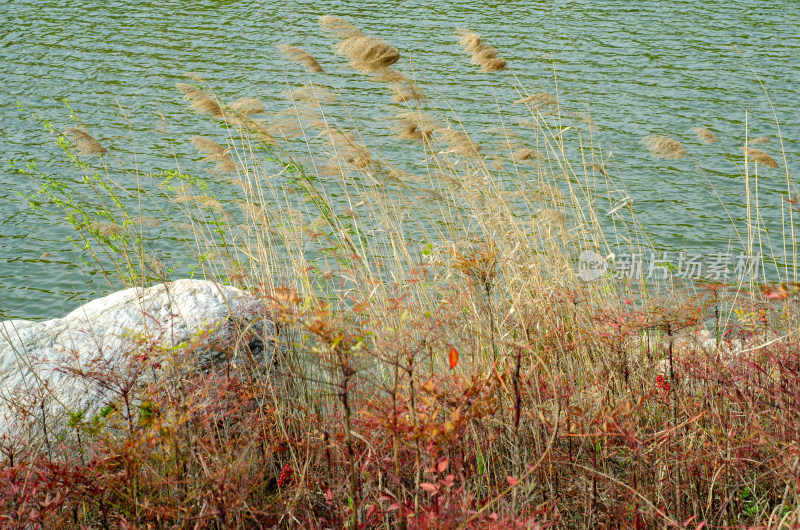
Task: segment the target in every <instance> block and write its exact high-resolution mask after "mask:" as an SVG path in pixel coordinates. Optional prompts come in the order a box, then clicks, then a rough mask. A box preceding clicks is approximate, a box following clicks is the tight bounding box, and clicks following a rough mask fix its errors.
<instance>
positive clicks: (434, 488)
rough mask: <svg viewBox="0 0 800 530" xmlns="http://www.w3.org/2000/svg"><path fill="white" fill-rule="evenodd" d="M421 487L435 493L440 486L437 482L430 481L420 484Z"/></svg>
mask: <svg viewBox="0 0 800 530" xmlns="http://www.w3.org/2000/svg"><path fill="white" fill-rule="evenodd" d="M419 487H420V488H422V489H424V490H425V491H429V492H431V493H434V492H436V491H437V490H438V489H439V487H438V486H437V485H436V484H431V483H430V482H423V483H422V484H420V485H419Z"/></svg>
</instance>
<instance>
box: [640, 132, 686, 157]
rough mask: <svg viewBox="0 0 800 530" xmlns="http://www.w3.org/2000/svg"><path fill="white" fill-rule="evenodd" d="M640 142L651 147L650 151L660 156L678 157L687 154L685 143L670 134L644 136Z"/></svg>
mask: <svg viewBox="0 0 800 530" xmlns="http://www.w3.org/2000/svg"><path fill="white" fill-rule="evenodd" d="M639 143H641V144H642V145H644V146H645V147H647V148H649V149H650V152H651V153H653V155H655V156H656V157H659V158H672V159H678V158H683V157H684V156H686V149H685V148H684V147H683V145H682V144H681V143H680V142H679V141H677V140H673V139H672V138H670V137H668V136H662V135H660V134H652V135H650V136H645V137H644V138H642V139H641V140H640V141H639Z"/></svg>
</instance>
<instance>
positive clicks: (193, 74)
mask: <svg viewBox="0 0 800 530" xmlns="http://www.w3.org/2000/svg"><path fill="white" fill-rule="evenodd" d="M183 76H184V77H187V78H189V79H191V80H192V81H195V82H197V83H205V82H206V80H205V78H204V77H203V76H202V75H200V74H198V73H196V72H186V73H185V74H183Z"/></svg>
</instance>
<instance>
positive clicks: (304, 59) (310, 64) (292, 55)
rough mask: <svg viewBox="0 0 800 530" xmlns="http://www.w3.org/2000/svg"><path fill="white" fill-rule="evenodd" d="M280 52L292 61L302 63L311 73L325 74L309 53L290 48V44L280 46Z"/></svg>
mask: <svg viewBox="0 0 800 530" xmlns="http://www.w3.org/2000/svg"><path fill="white" fill-rule="evenodd" d="M278 50H280V52H281V53H282V54H283V55H285V56H286V58H287V59H289V60H290V61H297V62H299V63H302V64H304V65H305V66H306V68H308V70H309V72H313V73H319V74H324V73H325V70H323V68H322V66H320V64H319V62H318V61H317V60H316V59H315V58H314V57H313V56H312V55H311V54H310V53H308V52H307V51H305V50H303V49H302V48H298V47H297V46H290V45H288V44H279V45H278Z"/></svg>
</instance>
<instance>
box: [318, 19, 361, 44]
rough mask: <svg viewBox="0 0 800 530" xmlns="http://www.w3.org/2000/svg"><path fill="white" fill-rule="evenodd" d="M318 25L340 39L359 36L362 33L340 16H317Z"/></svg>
mask: <svg viewBox="0 0 800 530" xmlns="http://www.w3.org/2000/svg"><path fill="white" fill-rule="evenodd" d="M319 25H320V26H322V28H323V29H325V30H326V31H328V32H330V33H333V34H334V35H336V36H337V37H339V38H340V39H348V38H350V37H361V36H363V35H364V34H363V33H362V32H361V30H360V29H358V28H357V27H355V26H354V25H352V24H351V23H350V22H348V21H346V20H345V19H343V18H341V17H336V16H333V15H323V16H321V17H319Z"/></svg>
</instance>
